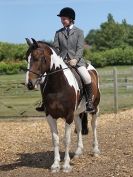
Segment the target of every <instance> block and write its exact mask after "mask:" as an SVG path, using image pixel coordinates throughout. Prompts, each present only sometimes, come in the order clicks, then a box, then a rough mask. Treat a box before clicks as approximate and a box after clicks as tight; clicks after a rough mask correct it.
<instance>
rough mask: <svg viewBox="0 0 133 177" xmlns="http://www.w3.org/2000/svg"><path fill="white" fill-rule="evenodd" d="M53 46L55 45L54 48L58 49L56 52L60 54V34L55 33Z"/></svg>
mask: <svg viewBox="0 0 133 177" xmlns="http://www.w3.org/2000/svg"><path fill="white" fill-rule="evenodd" d="M53 45H54V47H55V48H56V50H57V51H58V53H60V46H59V38H58V32H56V33H55V37H54V43H53Z"/></svg>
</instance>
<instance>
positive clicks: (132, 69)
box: [131, 66, 133, 83]
mask: <svg viewBox="0 0 133 177" xmlns="http://www.w3.org/2000/svg"><path fill="white" fill-rule="evenodd" d="M131 71H132V78H133V66H132V68H131ZM131 82H132V81H131ZM132 83H133V82H132Z"/></svg>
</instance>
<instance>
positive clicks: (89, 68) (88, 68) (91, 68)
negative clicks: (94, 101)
mask: <svg viewBox="0 0 133 177" xmlns="http://www.w3.org/2000/svg"><path fill="white" fill-rule="evenodd" d="M87 70H88V71H89V70H94V71H96V73H97V76H98V75H99V74H98V72H97V70H96V69H95V68H94V67H93V66H92V65H91V64H90V63H88V67H87ZM98 88H99V77H98Z"/></svg>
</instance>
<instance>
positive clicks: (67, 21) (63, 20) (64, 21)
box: [61, 17, 71, 27]
mask: <svg viewBox="0 0 133 177" xmlns="http://www.w3.org/2000/svg"><path fill="white" fill-rule="evenodd" d="M61 23H62V24H63V26H64V27H67V26H70V24H71V19H70V18H68V17H61Z"/></svg>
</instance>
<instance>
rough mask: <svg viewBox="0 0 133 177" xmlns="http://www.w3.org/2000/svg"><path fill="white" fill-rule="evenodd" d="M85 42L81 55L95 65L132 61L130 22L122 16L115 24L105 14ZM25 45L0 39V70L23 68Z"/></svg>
mask: <svg viewBox="0 0 133 177" xmlns="http://www.w3.org/2000/svg"><path fill="white" fill-rule="evenodd" d="M85 43H86V45H85V46H87V47H85V49H84V53H83V55H84V58H85V59H86V60H90V61H91V62H92V64H93V65H94V66H95V67H104V66H107V65H131V64H133V25H130V24H128V23H127V21H126V20H125V19H123V20H122V22H121V23H118V22H116V21H115V19H114V17H113V15H112V14H108V16H107V20H106V21H105V22H103V23H102V24H101V25H100V27H99V29H91V30H90V31H89V32H88V34H87V36H86V37H85ZM27 48H28V46H27V44H11V43H4V42H0V73H3V72H5V73H6V70H8V71H9V70H11V73H12V69H11V68H14V67H15V69H14V72H17V71H18V72H19V65H20V68H21V69H23V68H25V66H26V64H25V62H24V60H25V53H26V51H27ZM11 63H12V64H11ZM11 65H12V67H11ZM16 66H17V67H16ZM3 68H4V69H3ZM9 73H10V72H9Z"/></svg>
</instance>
